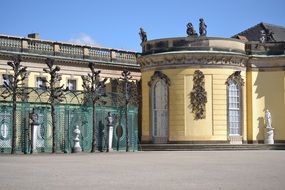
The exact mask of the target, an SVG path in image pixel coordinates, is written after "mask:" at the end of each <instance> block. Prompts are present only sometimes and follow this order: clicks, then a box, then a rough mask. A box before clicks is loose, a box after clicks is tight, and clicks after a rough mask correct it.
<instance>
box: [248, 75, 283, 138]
mask: <svg viewBox="0 0 285 190" xmlns="http://www.w3.org/2000/svg"><path fill="white" fill-rule="evenodd" d="M248 75H249V76H250V77H251V86H252V91H251V92H252V93H249V98H250V100H251V102H252V106H251V107H252V111H251V112H249V115H250V117H251V119H250V120H249V122H251V123H250V125H249V127H251V133H252V134H251V138H252V140H253V141H256V140H263V139H264V115H265V109H268V110H269V111H270V112H271V116H272V127H273V128H275V130H274V139H275V140H285V116H284V113H285V72H284V71H263V72H261V71H259V72H258V71H252V72H251V73H249V74H248Z"/></svg>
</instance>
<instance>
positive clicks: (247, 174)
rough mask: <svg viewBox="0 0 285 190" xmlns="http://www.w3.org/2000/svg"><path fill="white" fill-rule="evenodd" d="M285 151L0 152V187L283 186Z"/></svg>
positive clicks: (28, 189) (275, 189) (2, 189)
mask: <svg viewBox="0 0 285 190" xmlns="http://www.w3.org/2000/svg"><path fill="white" fill-rule="evenodd" d="M284 176H285V151H206V152H203V151H197V152H196V151H189V152H187V151H181V152H179V151H174V152H130V153H125V152H111V153H95V154H91V153H90V154H55V155H51V154H37V155H16V156H14V155H0V190H50V189H52V190H58V189H80V190H89V189H90V190H91V189H92V190H94V189H96V190H98V189H116V190H120V189H124V190H126V189H133V190H140V189H145V190H149V189H155V190H157V189H162V190H167V189H174V190H179V189H187V190H188V189H192V190H200V189H211V190H213V189H225V190H234V189H238V190H240V189H264V190H268V189H270V190H279V189H280V190H284V189H285V178H284Z"/></svg>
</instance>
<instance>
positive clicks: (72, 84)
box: [67, 79, 76, 90]
mask: <svg viewBox="0 0 285 190" xmlns="http://www.w3.org/2000/svg"><path fill="white" fill-rule="evenodd" d="M67 83H68V84H67V85H68V89H69V90H76V80H74V79H69V80H68V81H67Z"/></svg>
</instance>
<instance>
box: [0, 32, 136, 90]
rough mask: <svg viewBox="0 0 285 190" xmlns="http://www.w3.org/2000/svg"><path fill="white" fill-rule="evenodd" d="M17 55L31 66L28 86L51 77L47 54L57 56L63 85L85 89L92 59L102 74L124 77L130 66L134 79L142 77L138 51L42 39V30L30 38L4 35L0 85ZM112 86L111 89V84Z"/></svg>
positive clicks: (0, 48) (1, 38) (0, 40)
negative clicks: (138, 62)
mask: <svg viewBox="0 0 285 190" xmlns="http://www.w3.org/2000/svg"><path fill="white" fill-rule="evenodd" d="M15 55H20V56H21V59H22V62H21V64H22V65H23V66H27V68H28V74H29V76H28V78H27V80H26V82H25V85H26V86H28V87H39V86H40V85H41V84H42V78H46V77H47V75H46V74H45V73H44V71H43V68H46V67H47V66H46V64H45V60H46V59H47V58H52V59H54V60H55V64H56V65H58V66H60V68H61V70H60V74H61V75H62V80H61V85H64V86H65V87H67V86H68V87H70V89H72V90H82V80H81V76H82V75H87V73H89V72H90V69H89V68H88V63H89V62H94V63H95V65H96V69H98V70H101V75H100V76H101V77H102V78H114V79H115V78H120V77H121V73H122V71H123V69H128V70H129V71H130V72H131V73H132V76H133V78H134V79H137V80H138V79H140V67H139V65H138V64H137V61H136V58H137V56H138V54H137V53H136V52H132V51H126V50H119V49H111V48H104V47H96V46H89V45H78V44H71V43H64V42H56V41H47V40H42V39H40V38H39V34H30V35H29V36H28V37H27V38H26V37H15V36H5V35H0V85H2V84H3V82H4V78H3V74H6V75H10V74H12V73H11V72H12V71H11V68H10V67H9V66H8V65H7V62H8V61H11V60H12V59H13V56H15ZM110 82H111V81H110V80H108V81H107V83H110ZM108 90H110V91H111V85H108Z"/></svg>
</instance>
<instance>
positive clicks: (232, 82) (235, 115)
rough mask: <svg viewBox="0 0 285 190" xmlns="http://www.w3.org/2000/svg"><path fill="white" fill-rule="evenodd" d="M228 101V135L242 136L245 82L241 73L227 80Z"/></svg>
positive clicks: (234, 74)
mask: <svg viewBox="0 0 285 190" xmlns="http://www.w3.org/2000/svg"><path fill="white" fill-rule="evenodd" d="M226 84H227V99H228V135H229V136H241V135H242V123H241V121H242V114H241V111H242V104H241V102H242V100H241V98H242V92H241V87H242V86H243V84H244V82H243V79H242V78H241V75H240V71H237V72H235V73H233V74H232V75H231V76H230V77H229V78H228V80H227V82H226Z"/></svg>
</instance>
